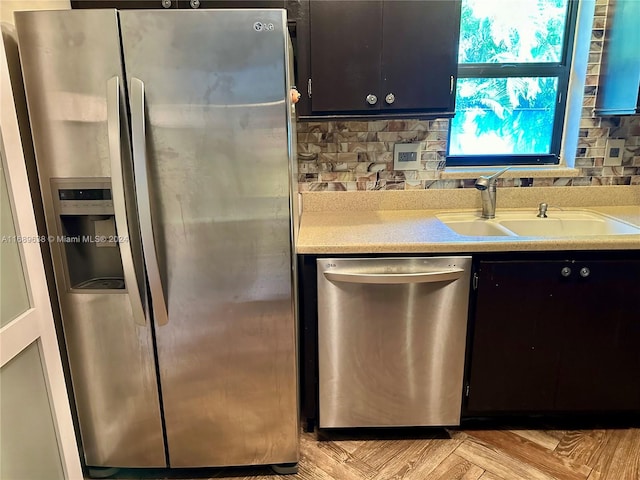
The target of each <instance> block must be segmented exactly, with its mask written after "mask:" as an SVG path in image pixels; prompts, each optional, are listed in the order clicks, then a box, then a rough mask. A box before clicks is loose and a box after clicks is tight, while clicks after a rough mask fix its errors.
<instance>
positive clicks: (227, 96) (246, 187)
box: [120, 10, 298, 467]
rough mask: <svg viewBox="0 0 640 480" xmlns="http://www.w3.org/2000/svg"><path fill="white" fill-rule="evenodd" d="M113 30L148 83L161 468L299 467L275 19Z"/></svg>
mask: <svg viewBox="0 0 640 480" xmlns="http://www.w3.org/2000/svg"><path fill="white" fill-rule="evenodd" d="M120 20H121V28H122V40H123V48H124V58H125V69H126V71H127V81H128V84H129V87H130V88H131V86H132V79H133V78H136V79H139V80H140V81H141V82H143V84H144V101H145V104H146V108H145V115H144V119H143V120H144V122H145V125H144V128H145V131H146V152H145V153H146V159H147V161H146V166H147V168H148V180H149V195H150V197H151V202H150V209H151V212H150V214H151V219H152V224H153V233H154V245H155V248H156V249H157V253H158V255H157V259H158V264H159V270H160V274H161V279H162V283H163V285H162V287H163V288H162V289H161V291H162V292H164V295H166V304H167V309H168V322H167V323H166V324H165V325H162V324H159V323H158V322H156V323H155V330H156V341H157V348H158V365H159V371H160V379H161V390H162V398H163V405H164V414H165V423H166V434H167V442H168V451H169V463H170V464H171V466H172V467H196V466H221V465H249V464H277V463H292V462H297V460H298V451H297V438H298V428H297V427H298V424H297V382H296V351H295V325H294V317H293V313H292V286H291V285H292V282H291V240H290V235H291V227H290V215H289V166H288V133H289V130H288V125H287V108H288V100H287V97H286V95H287V92H288V83H287V82H288V78H287V74H286V68H285V48H286V35H287V33H286V21H285V18H284V11H281V10H270V11H267V10H265V11H259V10H238V11H224V10H204V11H180V10H178V11H133V10H131V11H122V12H120ZM132 108H133V106H132ZM132 128H133V129H134V130H135V129H138V128H139V126H136V125H133V126H132Z"/></svg>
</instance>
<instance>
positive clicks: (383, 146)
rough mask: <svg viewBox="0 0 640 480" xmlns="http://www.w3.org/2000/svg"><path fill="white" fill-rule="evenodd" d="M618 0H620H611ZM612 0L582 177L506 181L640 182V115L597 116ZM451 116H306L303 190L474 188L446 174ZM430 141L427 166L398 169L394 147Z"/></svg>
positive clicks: (582, 137) (594, 56)
mask: <svg viewBox="0 0 640 480" xmlns="http://www.w3.org/2000/svg"><path fill="white" fill-rule="evenodd" d="M609 1H611V2H612V1H613V0H609ZM607 7H608V2H607V0H597V5H596V11H595V16H594V22H593V29H592V41H591V49H590V54H589V64H588V67H587V79H586V82H585V83H586V85H585V92H584V99H583V113H582V119H581V121H580V130H579V142H578V149H577V152H576V158H575V167H576V168H577V169H578V170H579V172H580V173H579V175H578V176H574V177H566V178H563V177H548V178H546V177H536V178H502V179H499V180H498V185H502V186H523V187H528V186H533V187H536V186H586V185H640V116H626V117H594V116H593V114H592V112H593V107H594V106H595V101H596V94H597V89H598V80H599V74H600V63H601V60H602V45H603V39H604V35H605V32H606V21H607V12H608V8H607ZM448 128H449V121H448V120H375V121H368V122H366V121H331V122H324V121H323V122H298V124H297V131H298V134H297V135H298V169H299V172H298V173H299V179H298V180H299V184H298V185H299V190H300V191H320V190H329V191H348V190H413V189H424V188H466V187H472V186H473V183H474V181H473V180H440V179H439V174H440V171H441V170H443V169H444V167H445V158H446V157H445V156H446V149H447V137H448ZM609 138H612V139H613V138H622V139H625V147H624V150H623V158H622V165H621V166H619V167H605V166H604V165H603V164H604V156H605V147H606V142H607V139H609ZM398 142H422V144H423V148H424V150H423V151H422V157H421V162H420V163H421V168H420V169H419V170H404V171H395V170H394V169H393V146H394V144H395V143H398Z"/></svg>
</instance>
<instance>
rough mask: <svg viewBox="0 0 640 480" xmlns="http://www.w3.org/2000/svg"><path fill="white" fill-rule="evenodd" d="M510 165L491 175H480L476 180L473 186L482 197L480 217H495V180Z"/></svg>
mask: <svg viewBox="0 0 640 480" xmlns="http://www.w3.org/2000/svg"><path fill="white" fill-rule="evenodd" d="M509 168H511V167H507V168H503V169H502V170H500V171H499V172H496V173H494V174H493V175H491V176H488V177H486V176H484V175H483V176H481V177H480V178H478V180H476V183H475V187H476V188H477V189H478V190H480V198H481V199H482V218H495V216H496V180H497V178H498V177H499V176H500V175H502V174H503V173H504V172H506V171H507V170H509Z"/></svg>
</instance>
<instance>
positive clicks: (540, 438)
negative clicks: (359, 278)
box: [510, 430, 560, 450]
mask: <svg viewBox="0 0 640 480" xmlns="http://www.w3.org/2000/svg"><path fill="white" fill-rule="evenodd" d="M510 431H511V432H512V433H515V434H516V435H518V436H520V437H522V438H526V439H527V440H529V441H531V442H533V443H537V444H538V445H540V446H541V447H542V448H545V449H547V450H554V449H555V448H556V447H557V446H558V444H559V443H560V438H556V437H554V436H552V435H549V434H548V433H547V432H545V431H544V430H510Z"/></svg>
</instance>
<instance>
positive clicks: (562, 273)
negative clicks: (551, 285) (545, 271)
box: [560, 267, 571, 277]
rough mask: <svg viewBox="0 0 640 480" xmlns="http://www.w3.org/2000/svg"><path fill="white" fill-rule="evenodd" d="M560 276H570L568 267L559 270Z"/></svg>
mask: <svg viewBox="0 0 640 480" xmlns="http://www.w3.org/2000/svg"><path fill="white" fill-rule="evenodd" d="M560 274H561V275H562V276H563V277H568V276H569V275H571V269H570V268H569V267H563V268H562V270H560Z"/></svg>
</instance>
